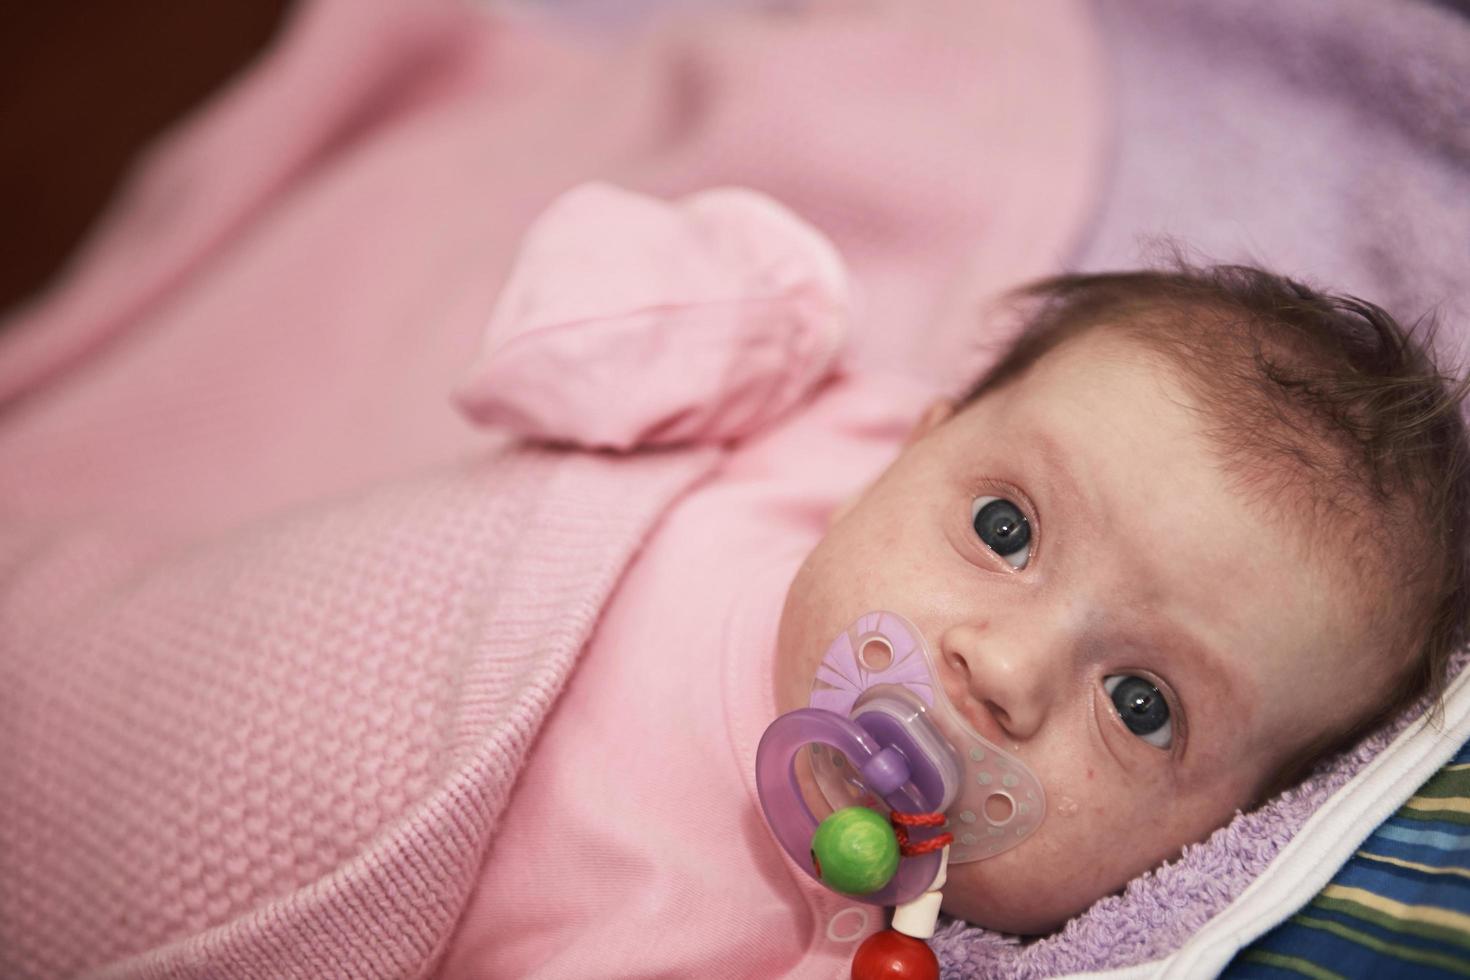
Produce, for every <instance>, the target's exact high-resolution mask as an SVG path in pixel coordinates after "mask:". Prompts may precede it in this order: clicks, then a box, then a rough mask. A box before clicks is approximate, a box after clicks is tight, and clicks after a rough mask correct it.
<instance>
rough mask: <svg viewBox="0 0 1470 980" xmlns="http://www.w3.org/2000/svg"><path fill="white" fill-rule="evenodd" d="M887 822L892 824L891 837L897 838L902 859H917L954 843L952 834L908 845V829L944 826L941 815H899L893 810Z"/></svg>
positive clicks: (939, 835) (940, 835) (942, 815)
mask: <svg viewBox="0 0 1470 980" xmlns="http://www.w3.org/2000/svg"><path fill="white" fill-rule="evenodd" d="M888 819H889V821H891V822H892V824H893V836H895V837H897V838H898V853H900V854H902V855H903V856H904V857H917V856H918V855H920V854H928V853H929V852H931V851H937V850H939V849H941V848H943V847H947V846H949V845H950V844H951V843H953V842H954V834H938V835H936V836H934V837H931V838H929V839H928V840H925V841H920V842H919V843H917V844H910V843H909V828H910V827H939V826H942V825H943V824H944V814H942V813H899V812H898V811H897V810H894V811H892V812H890V813H889V814H888Z"/></svg>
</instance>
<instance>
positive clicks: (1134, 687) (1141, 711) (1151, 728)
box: [1103, 674, 1174, 749]
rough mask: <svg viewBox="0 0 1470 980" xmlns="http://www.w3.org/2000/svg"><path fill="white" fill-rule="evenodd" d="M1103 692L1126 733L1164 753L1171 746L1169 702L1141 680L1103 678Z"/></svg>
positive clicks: (1117, 676) (1122, 676) (1126, 676)
mask: <svg viewBox="0 0 1470 980" xmlns="http://www.w3.org/2000/svg"><path fill="white" fill-rule="evenodd" d="M1103 690H1105V691H1107V692H1108V695H1109V696H1110V697H1111V698H1112V699H1113V707H1114V708H1116V709H1118V715H1119V717H1121V718H1122V719H1123V724H1125V725H1127V726H1128V730H1129V731H1130V732H1132V733H1133V734H1135V735H1137V736H1138V737H1139V738H1141V739H1143V740H1144V741H1145V742H1147V743H1148V744H1150V745H1156V746H1158V747H1159V748H1161V749H1167V748H1168V747H1169V746H1170V745H1171V744H1173V742H1174V724H1173V722H1172V721H1171V720H1170V719H1169V702H1168V701H1166V700H1164V696H1163V695H1162V694H1160V693H1159V689H1158V688H1156V687H1154V686H1153V685H1152V684H1150V683H1149V682H1148V681H1146V680H1144V679H1143V678H1142V677H1137V676H1135V675H1133V674H1113V675H1112V676H1110V677H1104V678H1103Z"/></svg>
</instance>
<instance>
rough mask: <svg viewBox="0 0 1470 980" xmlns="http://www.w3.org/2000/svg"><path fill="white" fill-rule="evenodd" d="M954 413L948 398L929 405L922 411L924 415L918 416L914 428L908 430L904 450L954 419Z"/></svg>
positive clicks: (952, 405)
mask: <svg viewBox="0 0 1470 980" xmlns="http://www.w3.org/2000/svg"><path fill="white" fill-rule="evenodd" d="M954 413H955V403H954V402H952V401H950V400H949V399H948V398H941V399H939V400H938V401H936V402H932V403H930V405H929V407H928V408H926V409H924V414H923V415H920V416H919V421H918V422H916V423H914V427H913V428H912V429H910V430H909V434H908V437H907V438H905V439H904V441H903V444H904V448H908V447H909V446H912V445H913V444H914V443H916V442H918V441H919V440H920V439H922V438H924V437H925V436H927V435H928V434H929V433H931V432H933V431H934V430H935V429H937V428H939V427H940V426H941V425H943V424H944V423H945V422H948V421H949V420H950V419H951V418H953V417H954Z"/></svg>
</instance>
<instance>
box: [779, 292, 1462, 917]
mask: <svg viewBox="0 0 1470 980" xmlns="http://www.w3.org/2000/svg"><path fill="white" fill-rule="evenodd" d="M1027 295H1028V296H1029V297H1030V298H1031V299H1032V300H1034V301H1037V302H1038V303H1039V309H1038V311H1037V312H1036V315H1035V316H1034V318H1033V319H1032V321H1031V323H1030V325H1029V327H1028V329H1026V330H1025V331H1024V333H1023V334H1022V336H1021V337H1020V339H1019V340H1018V341H1017V342H1016V344H1015V345H1014V346H1013V347H1012V348H1011V349H1010V350H1009V352H1008V353H1006V354H1005V356H1003V357H1002V358H1001V359H1000V361H999V362H998V363H997V364H996V365H995V366H994V367H993V368H992V369H991V370H990V371H989V373H988V374H987V375H986V376H985V377H984V378H983V379H982V380H981V381H980V382H979V383H978V384H977V385H976V386H975V387H974V388H973V389H972V390H971V391H970V392H969V393H968V394H967V395H966V396H965V397H964V398H963V399H961V400H960V401H958V402H956V403H950V402H940V403H937V404H934V405H932V406H931V407H930V408H929V409H928V410H927V411H926V412H925V413H924V415H923V417H922V418H921V419H920V421H919V423H918V425H917V426H916V428H915V429H914V431H913V434H912V436H911V437H910V439H909V441H908V444H907V445H906V447H905V448H904V450H903V452H902V453H901V455H900V456H899V458H898V459H897V460H896V461H894V462H893V464H892V465H891V466H889V467H888V469H887V470H886V471H885V472H884V473H883V474H882V476H881V477H880V478H879V479H878V480H877V481H876V482H875V483H874V484H873V485H872V486H871V487H869V488H868V489H867V490H866V491H865V492H863V493H862V494H861V495H860V496H859V497H858V498H857V499H856V500H854V501H852V502H851V503H850V504H848V505H847V506H846V507H845V508H843V510H842V512H841V513H840V514H839V515H838V516H836V517H835V518H834V520H833V523H832V526H831V529H830V530H829V532H828V533H827V535H826V536H825V537H824V538H823V539H822V541H821V543H820V544H819V545H818V546H817V547H816V549H815V550H814V551H812V553H811V554H810V555H809V556H808V557H807V559H806V561H805V562H804V563H803V564H802V566H801V569H800V571H799V572H798V574H797V576H796V579H795V581H794V582H793V583H792V585H791V589H790V592H789V594H788V597H787V601H786V605H785V610H784V613H783V615H782V618H781V624H780V635H779V647H778V660H777V666H776V684H777V691H778V699H779V704H780V708H781V709H782V710H783V711H787V710H791V709H794V708H798V707H802V706H805V705H806V704H807V701H808V697H809V694H810V691H811V688H812V679H813V676H814V675H815V672H816V669H817V665H818V663H819V662H820V661H821V659H822V656H823V653H824V651H825V650H826V648H827V646H828V644H829V643H830V642H831V640H832V638H833V637H834V636H837V635H838V634H839V633H841V632H842V631H843V630H844V629H845V628H846V627H847V626H848V625H849V624H850V623H852V622H854V621H855V620H856V619H858V617H859V616H861V615H863V614H864V613H866V612H868V611H869V610H879V609H891V610H894V611H896V612H900V613H902V614H903V615H904V616H905V617H907V618H908V619H909V620H910V621H911V622H912V623H913V624H914V626H915V627H916V628H917V630H918V632H919V633H920V634H921V635H922V636H923V638H924V640H925V641H926V642H927V643H928V644H929V646H930V648H931V650H932V651H933V654H934V656H935V659H936V661H937V665H938V669H939V671H940V672H941V675H942V676H940V677H938V678H937V680H938V682H939V683H940V685H942V687H943V689H944V692H945V694H946V695H947V697H948V699H949V701H950V703H951V704H952V705H953V706H954V707H955V709H957V711H958V713H959V714H960V715H961V716H962V717H963V718H964V719H966V720H967V721H968V723H969V725H970V726H971V727H973V729H974V730H975V732H976V733H977V734H979V735H980V736H981V737H982V738H984V739H986V740H987V741H989V742H990V743H992V744H994V745H998V746H1001V747H1003V748H1004V749H1005V750H1006V751H1009V752H1010V753H1011V754H1012V755H1014V756H1015V757H1017V758H1019V759H1020V760H1021V761H1022V762H1023V763H1024V764H1025V765H1026V766H1027V767H1029V768H1030V770H1031V771H1032V772H1033V773H1035V774H1036V776H1037V777H1038V779H1039V780H1040V783H1041V784H1042V785H1043V786H1044V787H1045V789H1046V792H1047V794H1048V802H1049V804H1050V808H1051V814H1050V815H1049V818H1048V819H1046V820H1045V821H1044V822H1043V823H1042V824H1041V826H1040V827H1039V829H1038V830H1037V832H1036V833H1035V834H1034V836H1032V837H1031V838H1030V839H1028V840H1026V841H1024V842H1023V843H1022V844H1021V845H1019V846H1016V847H1014V848H1012V849H1010V850H1008V851H1006V852H1004V853H1002V854H1000V855H998V856H995V857H993V858H989V859H985V860H979V861H974V862H972V863H965V864H958V865H951V866H950V868H949V872H948V884H947V885H946V887H945V888H944V905H943V908H944V910H945V911H946V912H948V913H950V914H951V915H954V916H958V917H962V918H964V919H967V920H969V921H971V922H973V923H976V924H980V925H984V926H986V927H989V928H993V929H998V930H1003V931H1006V932H1012V933H1024V934H1036V933H1044V932H1048V931H1050V930H1054V929H1056V928H1057V927H1058V926H1060V925H1061V923H1063V922H1064V921H1065V920H1066V919H1068V918H1069V917H1071V916H1074V915H1076V914H1078V913H1080V912H1082V911H1083V910H1084V909H1086V908H1087V907H1088V906H1089V905H1090V904H1091V903H1092V902H1094V901H1095V900H1096V899H1098V898H1100V897H1102V896H1104V895H1107V894H1109V893H1112V892H1115V891H1117V890H1119V889H1121V888H1122V886H1123V885H1124V884H1125V883H1126V882H1128V881H1129V880H1130V879H1131V878H1134V877H1135V876H1137V875H1139V874H1141V873H1143V872H1145V871H1147V870H1149V869H1150V868H1152V867H1154V866H1156V865H1158V864H1159V863H1160V862H1162V861H1165V860H1167V859H1169V858H1171V857H1172V856H1174V855H1176V854H1177V853H1178V852H1179V850H1180V849H1181V848H1182V847H1183V846H1184V845H1186V844H1188V843H1191V842H1194V841H1198V840H1201V839H1203V838H1204V837H1205V836H1207V835H1208V834H1209V833H1210V832H1211V831H1213V830H1214V829H1216V828H1218V827H1220V826H1222V825H1223V824H1225V823H1226V822H1228V821H1229V819H1230V818H1231V816H1232V814H1234V813H1235V812H1236V811H1238V810H1241V809H1245V808H1249V807H1251V806H1252V805H1253V804H1255V803H1257V802H1260V801H1262V800H1263V799H1264V798H1265V797H1266V796H1268V795H1269V794H1271V793H1272V792H1274V791H1275V790H1277V789H1280V788H1282V787H1283V786H1285V785H1288V784H1289V783H1291V782H1292V781H1293V780H1294V779H1296V778H1297V777H1299V776H1300V775H1302V774H1304V773H1305V770H1306V769H1307V768H1309V767H1310V766H1311V764H1312V763H1313V762H1314V761H1316V760H1319V759H1320V758H1322V756H1323V755H1325V754H1328V753H1331V752H1332V751H1333V750H1335V749H1340V748H1342V747H1345V746H1346V745H1347V744H1349V743H1351V742H1352V741H1353V740H1354V739H1355V738H1356V737H1357V736H1359V735H1361V734H1362V733H1363V732H1365V731H1366V730H1367V729H1369V728H1371V727H1373V726H1376V725H1377V724H1379V723H1380V722H1382V721H1383V720H1385V719H1386V718H1388V717H1389V716H1391V715H1393V714H1394V713H1396V712H1398V711H1399V710H1401V709H1402V708H1404V707H1405V706H1407V705H1408V704H1410V703H1411V702H1413V701H1414V700H1415V699H1417V698H1419V697H1421V696H1423V695H1424V694H1426V693H1433V692H1436V691H1437V690H1438V689H1439V686H1440V685H1441V683H1442V681H1443V673H1444V665H1445V662H1446V660H1447V658H1448V656H1449V654H1450V652H1451V651H1452V649H1453V648H1454V647H1455V645H1456V644H1457V643H1458V642H1459V640H1460V638H1461V637H1462V636H1463V635H1464V634H1463V630H1464V625H1465V624H1464V622H1463V610H1464V609H1465V608H1466V607H1467V599H1470V595H1467V575H1466V568H1467V566H1466V563H1467V540H1470V539H1467V527H1470V510H1467V489H1466V481H1465V477H1466V472H1467V459H1470V451H1467V443H1466V435H1465V428H1464V425H1463V422H1462V420H1461V418H1460V415H1459V413H1458V410H1457V408H1456V396H1455V395H1454V394H1452V393H1450V392H1449V391H1448V390H1447V388H1446V386H1445V384H1444V383H1443V379H1442V378H1441V377H1440V375H1439V373H1438V372H1437V371H1436V370H1435V369H1434V367H1433V365H1432V363H1431V362H1430V360H1429V359H1428V357H1427V355H1426V354H1425V353H1424V352H1423V350H1422V349H1421V348H1419V347H1418V346H1416V344H1415V343H1413V342H1412V341H1411V340H1409V339H1407V338H1406V336H1405V334H1404V332H1403V331H1402V330H1401V329H1400V328H1399V327H1398V326H1397V325H1396V324H1395V323H1394V321H1393V320H1392V319H1391V318H1390V317H1389V316H1388V315H1387V314H1386V313H1384V312H1383V311H1382V310H1380V309H1378V308H1376V307H1374V306H1372V305H1370V304H1367V303H1363V302H1361V301H1357V300H1352V299H1340V298H1336V297H1331V296H1324V295H1320V294H1317V293H1314V292H1312V291H1310V290H1308V289H1306V288H1304V287H1302V286H1300V285H1298V284H1296V283H1294V282H1291V281H1289V280H1286V279H1283V278H1280V277H1276V276H1273V275H1270V274H1267V273H1264V272H1261V271H1258V270H1254V269H1249V268H1236V267H1229V268H1216V269H1210V270H1204V271H1195V270H1185V271H1180V272H1137V273H1127V274H1117V275H1096V276H1072V277H1066V278H1061V279H1056V280H1052V281H1048V282H1043V283H1041V284H1039V285H1037V286H1034V287H1033V288H1031V289H1030V290H1029V292H1028V294H1027ZM951 741H952V742H953V743H954V744H956V745H963V744H965V742H964V736H963V734H962V733H952V734H951ZM802 761H803V762H804V761H805V760H804V758H803V760H802ZM802 770H803V772H802V780H803V784H804V789H805V790H806V791H807V795H808V796H809V798H813V799H815V798H817V797H816V795H815V794H816V791H815V790H814V789H813V788H812V786H811V783H810V779H811V777H810V773H809V769H808V768H807V767H805V766H803V767H802ZM1144 828H1146V830H1145V829H1144Z"/></svg>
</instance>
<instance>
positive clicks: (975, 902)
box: [940, 858, 1103, 936]
mask: <svg viewBox="0 0 1470 980" xmlns="http://www.w3.org/2000/svg"><path fill="white" fill-rule="evenodd" d="M990 860H996V859H994V858H992V859H990ZM984 863H985V862H984V861H976V862H971V863H969V864H961V865H951V866H950V868H949V870H948V881H947V882H946V884H945V888H944V902H943V904H942V905H941V906H940V907H941V908H942V909H943V910H944V913H945V914H946V915H951V916H954V917H955V918H957V919H964V920H965V921H966V922H968V923H970V924H971V925H974V926H979V927H981V928H982V929H991V930H994V931H996V932H1005V933H1010V934H1012V935H1016V936H1046V935H1050V934H1052V933H1054V932H1056V931H1057V930H1058V929H1060V928H1061V927H1062V926H1063V925H1065V924H1066V922H1067V920H1068V919H1071V918H1073V917H1075V916H1077V915H1080V914H1081V913H1082V912H1084V911H1086V910H1087V908H1088V907H1089V906H1091V905H1092V903H1093V902H1095V901H1096V900H1097V899H1099V898H1101V897H1103V896H1101V895H1088V896H1082V895H1076V894H1069V893H1067V891H1066V889H1065V886H1062V887H1060V888H1058V887H1040V888H1038V887H1035V886H1032V885H1030V884H1028V883H1026V882H1023V881H1017V880H1010V881H1007V880H1006V878H1005V877H1004V875H1003V874H990V873H987V872H988V871H989V870H990V869H984V868H981V867H980V866H981V865H983V864H984Z"/></svg>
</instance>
